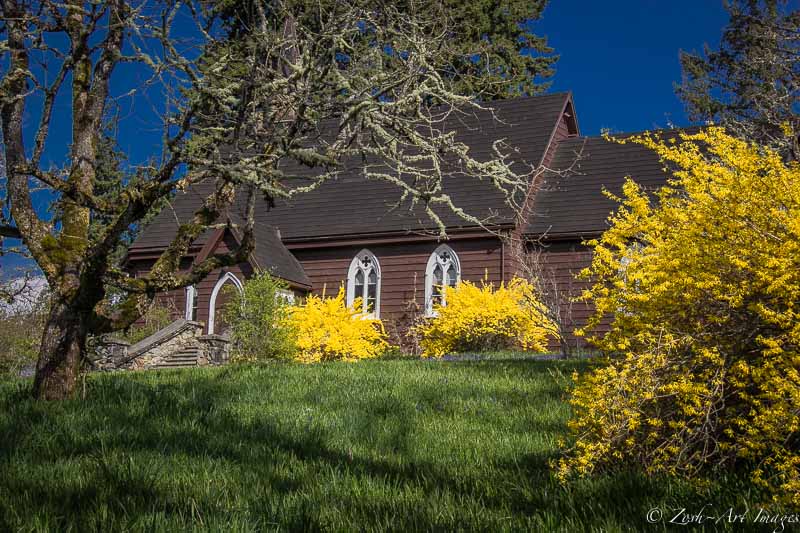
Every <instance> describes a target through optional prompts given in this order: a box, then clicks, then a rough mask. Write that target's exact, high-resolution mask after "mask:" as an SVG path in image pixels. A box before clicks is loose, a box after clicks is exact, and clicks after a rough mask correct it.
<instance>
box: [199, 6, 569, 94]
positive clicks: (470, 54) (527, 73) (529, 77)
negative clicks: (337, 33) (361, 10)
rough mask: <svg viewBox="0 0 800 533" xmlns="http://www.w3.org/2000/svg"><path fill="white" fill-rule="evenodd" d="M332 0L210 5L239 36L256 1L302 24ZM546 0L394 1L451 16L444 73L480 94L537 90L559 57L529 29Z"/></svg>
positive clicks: (253, 20)
mask: <svg viewBox="0 0 800 533" xmlns="http://www.w3.org/2000/svg"><path fill="white" fill-rule="evenodd" d="M333 3H334V1H333V0H323V1H322V2H319V1H314V2H310V1H309V0H292V1H284V2H276V1H275V0H224V1H222V2H214V3H213V5H214V9H216V10H217V11H218V13H219V14H220V17H221V18H222V20H223V21H224V22H225V24H227V25H228V27H229V28H230V30H231V34H232V35H233V36H234V37H235V39H242V38H244V37H245V36H247V35H248V34H250V33H251V32H252V31H253V28H255V27H256V26H257V25H258V17H259V6H260V7H261V9H263V10H264V12H265V13H266V14H267V16H268V17H269V18H270V19H271V20H270V23H271V24H272V25H273V26H276V27H281V26H282V25H283V23H284V19H283V18H282V15H281V9H280V6H283V7H285V8H288V9H289V10H290V11H291V12H292V13H293V14H294V16H295V17H297V18H298V20H300V21H301V23H302V24H312V25H314V24H318V19H317V18H316V13H317V12H318V11H317V9H316V6H318V5H322V6H324V7H323V9H329V8H330V6H331V4H333ZM546 3H547V2H546V1H545V0H536V1H529V0H475V1H471V2H463V1H462V0H444V1H442V2H416V1H414V2H412V1H408V0H402V1H399V2H393V3H392V4H393V6H394V8H396V9H397V10H398V11H399V12H401V13H402V12H411V13H417V14H418V15H419V16H420V17H422V18H426V17H430V18H437V17H441V15H442V14H443V13H446V15H447V16H448V17H449V18H450V20H451V23H450V24H449V27H448V36H447V38H448V43H449V45H450V46H452V47H453V50H454V51H455V52H456V53H455V54H454V56H453V63H452V65H450V66H449V67H448V68H447V69H446V70H445V74H446V75H447V76H449V77H450V78H451V81H452V82H453V87H454V89H455V90H456V91H457V92H459V93H461V94H474V95H480V97H481V98H482V99H484V100H494V99H498V98H508V97H510V96H521V95H533V94H538V93H541V92H542V91H544V90H546V89H547V87H548V86H549V83H548V82H547V80H548V78H550V77H551V76H552V75H553V73H554V70H553V66H554V64H555V62H556V60H557V59H558V57H557V56H555V55H554V54H553V49H552V48H550V47H549V46H548V45H547V40H546V38H544V37H541V36H538V35H536V34H535V33H533V28H532V26H533V23H534V22H535V21H537V20H539V19H540V18H541V16H542V12H543V10H544V8H545V5H546Z"/></svg>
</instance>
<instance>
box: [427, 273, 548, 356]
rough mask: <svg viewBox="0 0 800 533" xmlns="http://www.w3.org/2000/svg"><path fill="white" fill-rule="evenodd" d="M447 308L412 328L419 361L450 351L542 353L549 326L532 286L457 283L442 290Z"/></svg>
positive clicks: (517, 280)
mask: <svg viewBox="0 0 800 533" xmlns="http://www.w3.org/2000/svg"><path fill="white" fill-rule="evenodd" d="M444 290H445V301H446V302H447V305H445V306H441V305H439V306H436V307H435V308H434V310H435V312H436V316H435V317H433V318H431V319H430V320H428V321H427V322H425V323H423V324H422V325H420V326H418V327H417V330H418V332H419V333H420V334H421V336H422V341H421V342H420V345H421V347H422V351H423V356H425V357H441V356H443V355H446V354H448V353H453V352H466V351H482V350H497V349H503V348H521V349H523V350H529V351H534V352H543V351H545V350H546V347H547V334H548V331H549V328H550V323H549V321H548V320H547V318H545V314H544V308H543V306H542V305H541V304H540V303H539V300H538V299H537V298H536V295H535V292H534V289H533V286H532V285H531V284H530V283H528V282H527V281H525V280H523V279H520V278H515V279H513V280H512V281H511V282H509V283H508V285H505V284H502V283H501V284H500V286H499V287H497V288H496V289H495V287H494V285H493V284H492V283H483V284H482V285H481V286H477V285H475V284H473V283H470V282H469V281H462V282H460V283H459V284H458V285H457V286H456V287H444Z"/></svg>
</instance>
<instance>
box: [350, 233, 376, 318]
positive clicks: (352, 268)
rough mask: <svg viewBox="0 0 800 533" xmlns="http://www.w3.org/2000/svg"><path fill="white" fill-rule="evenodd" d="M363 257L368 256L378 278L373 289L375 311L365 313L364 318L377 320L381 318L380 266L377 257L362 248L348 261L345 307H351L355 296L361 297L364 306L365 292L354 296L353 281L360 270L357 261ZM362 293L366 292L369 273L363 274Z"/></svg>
mask: <svg viewBox="0 0 800 533" xmlns="http://www.w3.org/2000/svg"><path fill="white" fill-rule="evenodd" d="M364 256H368V257H369V258H370V259H372V264H373V265H374V268H375V275H376V276H377V278H378V283H377V286H376V287H375V309H373V311H372V312H371V313H365V314H364V316H366V317H368V318H379V317H380V316H381V264H380V263H379V262H378V257H377V256H376V255H375V254H373V253H372V252H370V251H369V250H367V249H366V248H364V249H363V250H361V251H360V252H358V253H357V254H356V256H355V257H354V258H353V260H352V261H350V268H349V269H348V270H347V306H348V307H351V306H352V305H353V300H355V299H356V297H357V296H361V297H362V301H363V302H364V304H366V298H365V295H366V292H365V294H360V295H357V294H355V290H356V288H355V284H356V283H355V281H356V273H357V272H358V270H359V269H360V266H359V261H360V259H361V258H363V257H364ZM364 274H365V276H364V291H366V290H367V287H368V286H369V283H368V282H367V280H368V279H369V278H368V275H369V272H365V273H364Z"/></svg>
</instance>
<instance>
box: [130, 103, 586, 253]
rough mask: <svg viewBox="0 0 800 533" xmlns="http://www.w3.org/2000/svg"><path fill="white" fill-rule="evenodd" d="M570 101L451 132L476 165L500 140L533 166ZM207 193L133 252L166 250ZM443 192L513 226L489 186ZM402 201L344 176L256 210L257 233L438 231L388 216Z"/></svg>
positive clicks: (516, 107) (460, 125)
mask: <svg viewBox="0 0 800 533" xmlns="http://www.w3.org/2000/svg"><path fill="white" fill-rule="evenodd" d="M570 99H571V96H570V95H569V94H568V93H559V94H550V95H544V96H536V97H527V98H517V99H514V100H507V101H501V102H493V103H492V104H491V105H492V107H493V108H494V109H495V110H496V113H497V115H498V117H499V118H500V119H501V122H497V121H493V120H492V119H491V118H490V117H489V116H488V115H485V116H482V115H478V116H468V117H464V116H459V117H458V118H457V119H452V120H454V123H453V126H452V129H454V130H455V131H456V132H457V138H458V139H459V140H461V141H463V142H464V143H465V144H467V145H468V146H470V150H471V152H470V153H471V154H472V156H473V157H475V158H477V159H488V158H490V157H491V145H492V142H493V141H495V140H497V139H505V141H506V143H507V144H508V145H510V146H513V147H516V148H517V149H519V151H520V157H521V159H523V160H524V161H525V162H526V163H530V164H532V165H538V164H539V163H540V162H541V161H542V158H543V157H544V152H545V150H546V148H547V146H548V144H549V143H550V140H551V138H552V136H553V133H554V131H555V127H556V124H557V122H558V119H559V118H560V116H561V114H562V112H563V111H564V109H565V107H566V105H567V103H568V102H569V101H570ZM306 173H307V172H306ZM212 187H213V185H212V184H211V183H203V184H199V185H197V186H195V187H193V188H191V189H190V190H189V191H187V192H183V193H178V195H177V196H176V198H175V199H174V200H173V202H172V207H171V208H167V209H165V210H164V211H162V212H161V213H160V214H159V215H158V216H157V217H156V218H155V219H154V220H153V222H152V223H151V224H150V225H149V226H148V227H147V228H145V230H144V231H143V232H142V234H141V235H140V237H139V238H138V239H137V240H136V242H135V243H134V244H133V246H132V248H131V251H132V252H135V251H137V250H145V249H151V250H152V249H159V248H164V247H166V246H167V245H168V244H169V242H170V241H171V239H172V238H173V236H174V235H175V232H176V229H177V225H178V221H183V220H187V219H188V218H189V217H190V216H191V215H192V213H193V212H194V210H195V209H196V208H197V207H198V206H199V204H200V202H201V201H202V200H203V198H205V197H206V196H207V195H208V194H209V192H210V191H211V188H212ZM444 189H445V192H447V193H448V194H449V195H450V196H451V198H452V199H453V202H454V203H455V205H457V206H458V207H461V208H463V209H464V211H465V212H467V213H469V214H471V215H474V216H477V217H479V218H483V219H489V220H490V221H491V222H492V223H497V224H510V223H512V222H513V213H512V212H511V210H510V209H509V208H508V207H507V206H506V204H505V197H504V195H503V194H502V193H501V192H500V191H498V190H496V189H495V188H494V187H493V186H492V185H491V184H490V183H487V182H482V181H478V180H474V179H471V180H468V179H464V178H461V177H457V176H448V177H447V178H446V179H445V183H444ZM399 196H400V193H399V190H398V189H397V188H396V187H395V186H393V185H391V184H389V183H386V182H383V181H365V180H364V179H363V178H361V177H360V176H359V175H358V173H357V172H356V171H353V172H350V173H347V172H343V173H342V175H341V176H340V177H339V178H338V179H337V180H334V181H330V182H328V183H326V184H324V185H322V186H321V187H319V188H318V189H316V190H314V191H312V192H309V193H306V194H303V195H300V196H298V197H297V198H296V199H293V200H291V201H289V202H281V203H279V204H278V205H277V206H276V207H275V208H273V209H271V210H268V209H267V207H266V204H264V203H261V204H260V205H259V207H258V208H257V210H256V212H257V215H256V218H257V226H258V227H259V228H265V227H270V226H274V227H276V228H278V230H279V231H280V233H281V237H282V238H283V240H303V239H315V238H325V237H336V236H348V235H355V234H369V233H386V232H402V231H415V230H423V229H433V228H435V224H434V223H433V222H432V221H430V220H429V219H428V218H427V216H426V215H425V214H424V212H423V211H422V210H419V209H417V210H416V211H414V212H411V211H409V209H408V207H404V206H401V207H400V208H398V209H396V210H390V208H391V206H392V205H393V203H395V202H396V201H397V200H398V199H399ZM436 211H437V214H438V215H439V216H441V218H442V220H443V221H444V223H445V225H446V226H447V227H448V228H451V229H453V228H460V227H465V226H466V225H467V223H466V221H464V220H463V219H462V218H460V217H458V216H457V215H455V214H454V213H452V212H451V211H450V210H449V209H448V208H445V207H440V208H437V209H436ZM234 216H236V215H234ZM269 235H273V234H272V233H271V232H269V231H259V237H258V241H257V245H256V248H257V249H259V248H262V245H261V243H262V240H263V241H264V243H268V242H270V238H269ZM207 237H208V234H206V235H204V236H203V237H201V238H200V239H198V240H199V241H200V242H203V241H204V240H205V239H206V238H207ZM270 246H271V245H270V244H265V246H263V248H265V250H259V251H258V252H257V253H258V255H259V256H260V257H261V259H262V260H263V261H264V264H263V265H262V267H263V268H268V267H269V265H271V264H272V263H271V261H272V260H271V259H270V257H269V253H270V251H272V252H273V253H275V249H274V248H270ZM287 253H288V252H287Z"/></svg>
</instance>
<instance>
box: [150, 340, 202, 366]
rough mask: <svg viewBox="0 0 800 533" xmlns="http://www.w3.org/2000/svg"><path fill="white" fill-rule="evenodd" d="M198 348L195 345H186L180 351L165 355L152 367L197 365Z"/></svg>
mask: <svg viewBox="0 0 800 533" xmlns="http://www.w3.org/2000/svg"><path fill="white" fill-rule="evenodd" d="M199 356H200V349H199V348H198V347H197V346H186V347H184V348H183V349H182V350H181V351H179V352H177V353H174V354H172V355H170V356H169V357H167V358H166V359H165V360H164V361H162V362H161V363H160V364H158V365H155V366H154V367H153V368H161V369H163V368H191V367H195V366H197V358H198V357H199Z"/></svg>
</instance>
